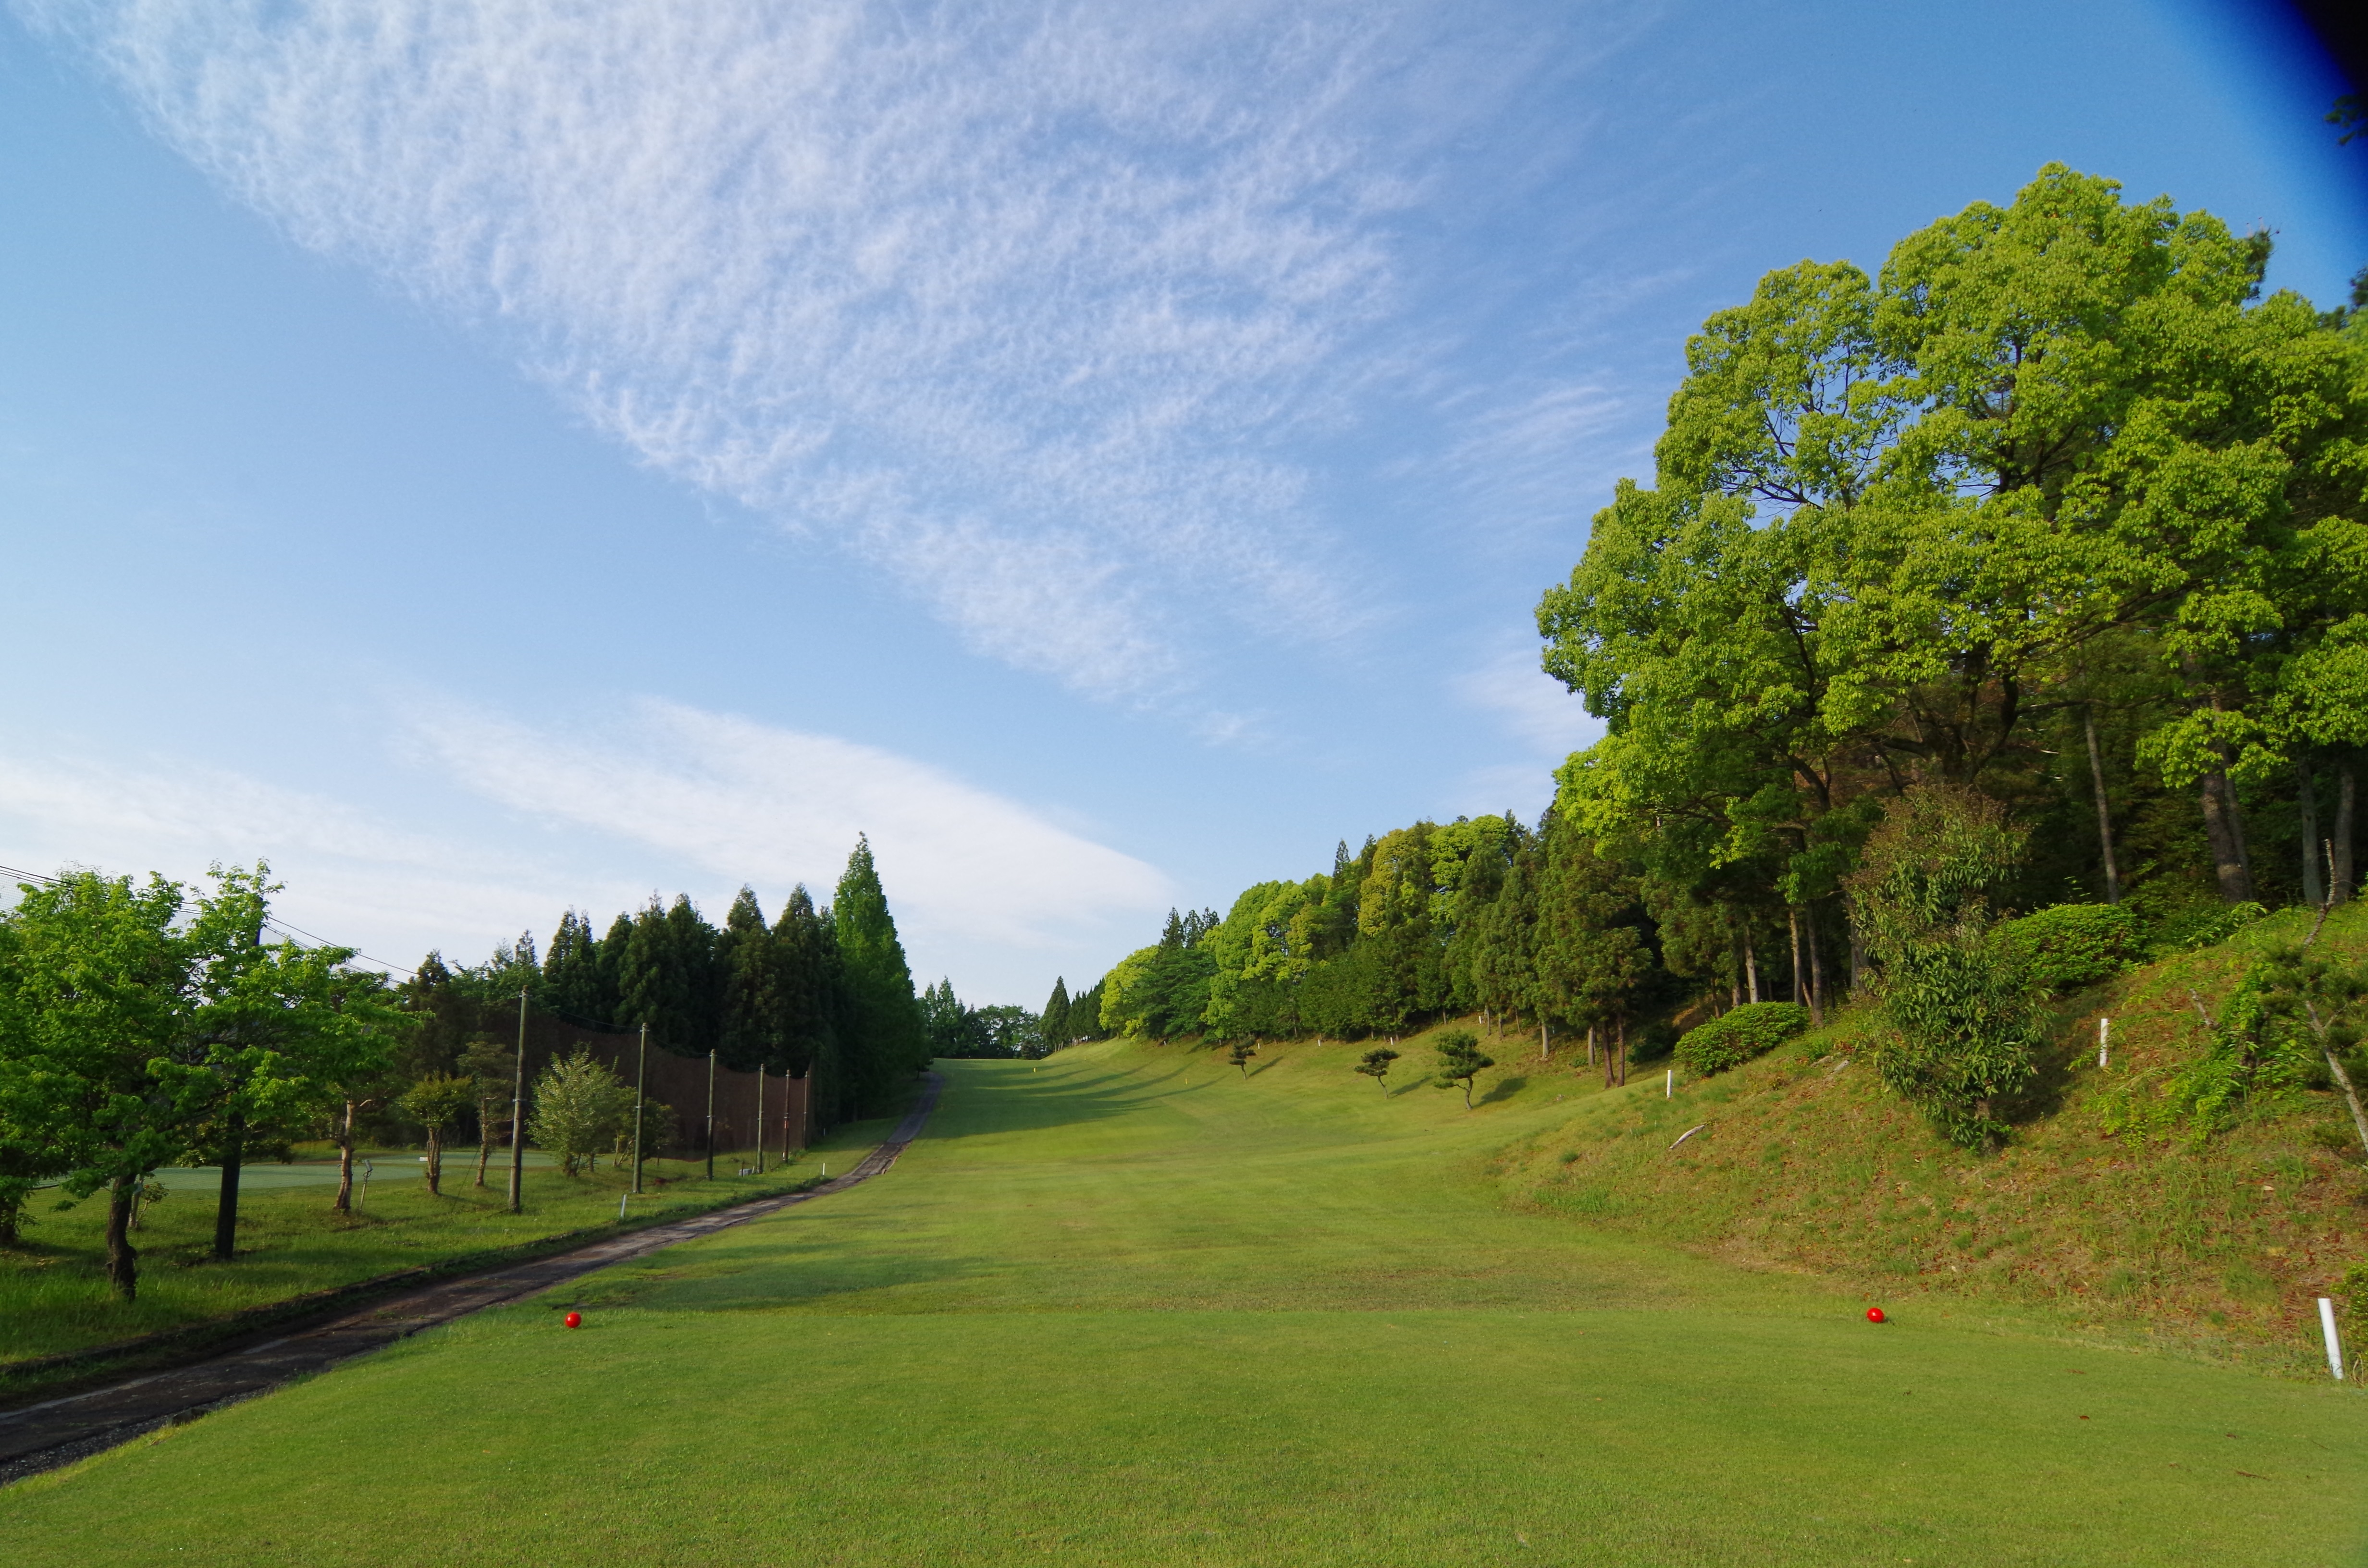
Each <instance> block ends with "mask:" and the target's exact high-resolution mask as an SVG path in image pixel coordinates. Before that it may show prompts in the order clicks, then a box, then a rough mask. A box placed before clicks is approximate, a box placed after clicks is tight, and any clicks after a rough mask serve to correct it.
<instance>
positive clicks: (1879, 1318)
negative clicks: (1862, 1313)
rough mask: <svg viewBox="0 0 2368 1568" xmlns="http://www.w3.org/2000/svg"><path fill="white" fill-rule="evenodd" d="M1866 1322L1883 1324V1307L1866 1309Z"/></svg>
mask: <svg viewBox="0 0 2368 1568" xmlns="http://www.w3.org/2000/svg"><path fill="white" fill-rule="evenodd" d="M1866 1321H1867V1322H1869V1323H1881V1322H1883V1321H1884V1320H1883V1309H1882V1308H1881V1307H1869V1308H1867V1309H1866Z"/></svg>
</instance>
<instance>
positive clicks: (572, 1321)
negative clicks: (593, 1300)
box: [559, 1312, 584, 1328]
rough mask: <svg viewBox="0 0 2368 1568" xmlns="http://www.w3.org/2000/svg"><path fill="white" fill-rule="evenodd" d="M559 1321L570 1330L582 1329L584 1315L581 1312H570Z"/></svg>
mask: <svg viewBox="0 0 2368 1568" xmlns="http://www.w3.org/2000/svg"><path fill="white" fill-rule="evenodd" d="M559 1321H560V1322H562V1323H564V1324H566V1325H567V1326H568V1327H570V1328H582V1327H583V1326H584V1314H583V1313H582V1312H570V1313H568V1314H567V1315H566V1316H565V1317H564V1318H562V1319H560V1320H559Z"/></svg>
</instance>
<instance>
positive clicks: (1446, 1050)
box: [1431, 1029, 1497, 1110]
mask: <svg viewBox="0 0 2368 1568" xmlns="http://www.w3.org/2000/svg"><path fill="white" fill-rule="evenodd" d="M1431 1045H1432V1049H1433V1050H1435V1051H1437V1052H1438V1055H1439V1069H1438V1074H1437V1075H1436V1076H1435V1077H1433V1078H1432V1079H1431V1083H1432V1085H1434V1086H1435V1087H1438V1088H1441V1089H1452V1088H1456V1087H1458V1086H1461V1087H1462V1088H1463V1108H1464V1109H1466V1110H1469V1109H1471V1108H1472V1082H1473V1080H1474V1078H1476V1077H1478V1076H1479V1075H1480V1074H1482V1073H1483V1072H1485V1071H1486V1070H1487V1069H1488V1068H1491V1067H1494V1066H1495V1065H1497V1062H1496V1059H1495V1058H1494V1057H1490V1056H1484V1055H1482V1054H1481V1053H1480V1037H1479V1036H1478V1035H1475V1034H1474V1033H1473V1032H1472V1031H1471V1030H1470V1029H1449V1030H1447V1031H1445V1032H1444V1033H1442V1034H1440V1036H1439V1037H1438V1038H1437V1039H1435V1040H1432V1042H1431Z"/></svg>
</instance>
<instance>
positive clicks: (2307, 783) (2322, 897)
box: [2294, 762, 2327, 909]
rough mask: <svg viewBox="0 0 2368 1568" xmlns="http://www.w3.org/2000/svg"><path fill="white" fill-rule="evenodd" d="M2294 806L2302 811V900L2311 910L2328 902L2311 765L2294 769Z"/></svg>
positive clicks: (2324, 857) (2316, 791)
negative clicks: (2296, 785) (2295, 783)
mask: <svg viewBox="0 0 2368 1568" xmlns="http://www.w3.org/2000/svg"><path fill="white" fill-rule="evenodd" d="M2294 773H2295V776H2296V782H2297V784H2298V786H2299V787H2298V788H2297V789H2296V790H2295V791H2294V803H2295V804H2296V805H2297V806H2299V807H2301V809H2302V901H2303V903H2305V904H2306V905H2308V906H2309V907H2310V908H2312V909H2317V907H2318V906H2319V905H2320V904H2322V903H2326V902H2327V881H2326V876H2327V859H2326V856H2327V846H2326V843H2325V842H2324V841H2323V840H2322V839H2321V838H2320V837H2319V835H2318V787H2317V784H2316V782H2314V781H2313V779H2312V778H2311V776H2310V773H2311V768H2310V764H2309V763H2307V762H2305V763H2301V764H2299V765H2298V766H2296V767H2295V768H2294Z"/></svg>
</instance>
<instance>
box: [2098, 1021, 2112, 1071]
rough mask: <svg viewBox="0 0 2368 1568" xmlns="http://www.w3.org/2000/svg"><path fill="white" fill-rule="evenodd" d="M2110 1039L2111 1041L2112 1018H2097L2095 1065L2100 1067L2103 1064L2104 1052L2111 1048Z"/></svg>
mask: <svg viewBox="0 0 2368 1568" xmlns="http://www.w3.org/2000/svg"><path fill="white" fill-rule="evenodd" d="M2112 1041H2113V1020H2112V1019H2111V1018H2099V1019H2098V1020H2097V1065H2098V1066H2100V1067H2102V1066H2103V1065H2104V1064H2105V1053H2106V1052H2107V1051H2110V1050H2111V1049H2112Z"/></svg>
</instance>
